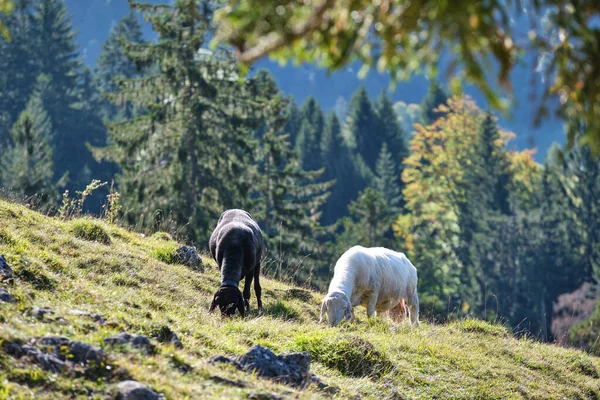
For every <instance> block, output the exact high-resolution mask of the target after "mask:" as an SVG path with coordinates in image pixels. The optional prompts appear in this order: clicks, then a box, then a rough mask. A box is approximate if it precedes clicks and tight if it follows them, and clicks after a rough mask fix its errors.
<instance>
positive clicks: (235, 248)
mask: <svg viewBox="0 0 600 400" xmlns="http://www.w3.org/2000/svg"><path fill="white" fill-rule="evenodd" d="M209 247H210V254H211V255H212V256H213V258H214V259H215V261H216V262H217V264H218V265H219V268H220V269H221V286H220V287H219V290H217V293H215V296H214V298H213V301H212V303H211V305H210V309H209V312H212V311H214V309H215V308H216V307H217V306H219V309H220V310H221V314H222V315H227V316H233V314H235V310H236V309H237V310H239V312H240V314H241V315H242V317H244V316H245V315H246V310H247V309H249V302H248V300H250V285H252V279H254V292H255V293H256V302H257V303H258V308H259V309H262V300H261V291H262V289H261V287H260V279H259V276H260V260H261V256H262V252H263V237H262V232H261V231H260V228H259V227H258V224H257V223H256V222H255V221H254V220H253V219H252V216H251V215H250V214H249V213H248V212H246V211H244V210H237V209H232V210H227V211H225V212H224V213H223V214H221V217H220V218H219V221H218V222H217V227H216V228H215V230H214V231H213V233H212V235H211V236H210V241H209ZM244 277H245V278H246V280H245V281H244V296H243V298H242V293H241V292H240V289H239V288H238V286H239V282H240V280H241V279H242V278H244Z"/></svg>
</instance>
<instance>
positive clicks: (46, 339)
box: [37, 335, 69, 348]
mask: <svg viewBox="0 0 600 400" xmlns="http://www.w3.org/2000/svg"><path fill="white" fill-rule="evenodd" d="M68 344H69V339H67V338H66V337H63V336H54V335H47V336H43V337H41V338H39V339H38V340H37V345H38V347H54V348H60V347H62V346H67V345H68Z"/></svg>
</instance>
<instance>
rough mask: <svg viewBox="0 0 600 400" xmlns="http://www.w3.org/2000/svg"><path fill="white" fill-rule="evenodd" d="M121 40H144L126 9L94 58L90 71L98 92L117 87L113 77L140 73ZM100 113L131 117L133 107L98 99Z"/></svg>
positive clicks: (133, 17) (135, 22)
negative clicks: (96, 58) (100, 104)
mask: <svg viewBox="0 0 600 400" xmlns="http://www.w3.org/2000/svg"><path fill="white" fill-rule="evenodd" d="M123 42H129V43H138V44H140V43H144V42H145V40H144V38H143V35H142V27H141V25H140V23H139V22H138V19H137V17H136V16H135V15H134V14H133V13H132V12H130V13H129V14H128V15H127V16H125V17H123V18H122V19H121V20H120V21H119V22H118V23H117V25H115V26H114V27H113V28H112V29H111V31H110V34H109V36H108V39H106V41H105V42H104V44H103V45H102V50H101V52H100V56H99V57H98V62H97V63H96V68H95V71H94V84H95V85H96V87H97V88H98V90H99V91H100V92H101V93H109V92H114V91H116V90H117V89H118V87H117V84H116V83H115V82H114V79H115V78H117V77H121V78H125V79H131V78H134V77H138V76H141V75H142V74H143V71H142V72H140V71H138V69H137V68H136V66H135V64H134V63H133V62H132V61H131V60H130V59H129V58H128V57H127V56H126V55H125V54H124V52H123ZM102 107H103V117H104V119H107V120H113V119H120V120H122V119H127V118H131V117H132V116H133V115H134V114H135V113H136V112H137V110H133V109H132V105H131V104H130V103H125V102H121V104H111V103H110V102H108V101H106V100H105V101H103V102H102Z"/></svg>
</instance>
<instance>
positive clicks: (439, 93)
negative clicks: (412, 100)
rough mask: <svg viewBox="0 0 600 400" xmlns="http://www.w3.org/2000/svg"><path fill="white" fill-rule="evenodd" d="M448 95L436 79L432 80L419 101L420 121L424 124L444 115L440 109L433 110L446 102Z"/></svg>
mask: <svg viewBox="0 0 600 400" xmlns="http://www.w3.org/2000/svg"><path fill="white" fill-rule="evenodd" d="M447 101H448V95H447V94H446V92H445V91H444V89H442V87H441V86H440V84H439V83H438V82H437V81H435V80H434V81H432V82H431V83H430V84H429V88H428V89H427V94H425V97H424V98H423V101H422V102H421V122H422V123H423V124H424V125H429V124H432V123H434V122H435V121H436V120H437V119H438V118H440V117H441V116H443V115H444V113H443V112H441V111H439V110H438V111H435V110H436V109H438V108H439V106H440V104H446V103H447Z"/></svg>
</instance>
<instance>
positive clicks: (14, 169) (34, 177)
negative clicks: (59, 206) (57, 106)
mask: <svg viewBox="0 0 600 400" xmlns="http://www.w3.org/2000/svg"><path fill="white" fill-rule="evenodd" d="M51 130H52V129H51V125H50V122H49V119H48V116H47V114H46V112H45V111H44V109H43V107H42V103H41V101H40V98H39V97H38V96H37V95H36V94H34V95H33V96H32V98H31V99H30V101H29V103H28V105H27V107H26V109H25V110H24V111H23V112H22V113H21V115H20V117H19V119H18V120H17V122H16V123H15V125H14V126H13V128H12V130H11V136H12V141H13V143H14V146H11V147H9V148H8V151H6V152H5V153H4V154H3V155H2V159H1V163H0V176H1V179H0V180H1V181H2V182H3V184H4V185H5V186H6V187H8V188H11V189H12V190H14V191H15V192H17V193H21V194H22V195H24V196H26V197H29V196H33V195H38V196H40V199H42V200H44V201H52V200H55V198H56V189H55V185H54V182H53V181H52V149H51V148H50V146H49V145H48V141H47V138H48V137H49V136H50V135H51Z"/></svg>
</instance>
